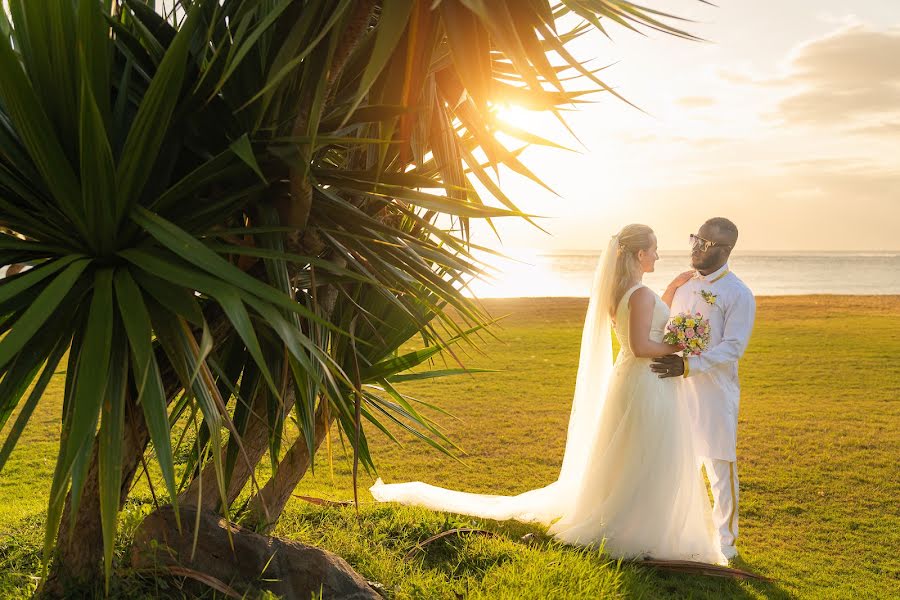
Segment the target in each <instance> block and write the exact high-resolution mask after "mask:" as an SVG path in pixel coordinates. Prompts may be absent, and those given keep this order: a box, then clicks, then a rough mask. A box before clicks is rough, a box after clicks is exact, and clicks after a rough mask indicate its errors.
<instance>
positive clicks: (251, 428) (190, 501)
mask: <svg viewBox="0 0 900 600" xmlns="http://www.w3.org/2000/svg"><path fill="white" fill-rule="evenodd" d="M262 398H263V396H261V395H257V396H256V399H255V400H254V402H253V406H252V409H251V416H250V421H249V422H248V423H247V430H246V431H245V432H244V435H243V436H241V443H242V445H243V446H244V450H245V451H246V454H244V452H238V456H237V459H236V460H235V463H234V469H233V471H232V473H231V479H229V480H228V488H227V490H226V497H227V498H228V505H229V506H231V504H232V503H233V502H234V501H235V500H236V499H237V497H238V496H239V495H240V493H241V490H243V489H244V486H245V485H247V482H248V481H249V480H250V476H251V475H252V474H253V471H254V470H255V469H256V465H257V464H259V461H260V460H262V457H263V455H264V454H265V453H266V451H267V450H268V449H269V424H268V422H267V421H266V418H265V414H266V407H265V401H264V400H262ZM294 399H295V395H294V387H293V385H289V386H288V390H287V393H286V394H285V395H284V410H285V412H289V411H290V410H291V409H292V408H293V407H294ZM225 450H226V448H225V447H223V448H222V449H221V450H220V455H221V457H222V462H223V463H224V461H225ZM248 459H249V460H248ZM201 482H202V484H201ZM178 502H179V503H181V504H184V505H185V506H197V507H199V508H202V509H206V510H212V511H216V510H218V509H219V507H220V506H221V498H220V497H219V490H218V485H217V483H216V469H215V463H213V461H211V460H210V461H209V462H207V463H206V466H205V467H203V473H202V475H201V477H198V478H195V479H194V480H193V481H192V482H191V485H190V487H188V489H187V490H186V491H185V492H184V493H183V494H181V496H180V497H179V498H178Z"/></svg>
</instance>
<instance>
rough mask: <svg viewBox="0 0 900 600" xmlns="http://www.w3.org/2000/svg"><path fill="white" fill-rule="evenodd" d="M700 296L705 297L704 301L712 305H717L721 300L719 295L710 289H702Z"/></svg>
mask: <svg viewBox="0 0 900 600" xmlns="http://www.w3.org/2000/svg"><path fill="white" fill-rule="evenodd" d="M700 296H702V297H703V301H704V302H706V303H707V304H709V305H710V306H716V305H717V303H718V301H719V296H718V295H716V294H713V293H712V292H711V291H709V290H700Z"/></svg>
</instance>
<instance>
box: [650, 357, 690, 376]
mask: <svg viewBox="0 0 900 600" xmlns="http://www.w3.org/2000/svg"><path fill="white" fill-rule="evenodd" d="M650 370H651V371H653V372H654V373H656V374H658V375H659V378H660V379H665V378H666V377H681V376H682V375H684V359H683V358H681V357H680V356H678V355H677V354H669V355H666V356H660V357H658V358H654V359H653V362H652V363H650Z"/></svg>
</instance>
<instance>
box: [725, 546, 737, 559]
mask: <svg viewBox="0 0 900 600" xmlns="http://www.w3.org/2000/svg"><path fill="white" fill-rule="evenodd" d="M722 555H723V556H724V557H725V558H727V559H728V560H733V559H734V558H736V557H737V555H738V551H737V548H735V547H734V546H726V545H724V544H723V545H722Z"/></svg>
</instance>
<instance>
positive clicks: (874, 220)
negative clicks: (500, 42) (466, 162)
mask: <svg viewBox="0 0 900 600" xmlns="http://www.w3.org/2000/svg"><path fill="white" fill-rule="evenodd" d="M645 4H648V5H650V6H652V7H654V8H659V9H662V10H666V11H669V12H673V13H675V14H678V15H681V16H685V17H689V18H692V19H695V20H697V21H698V23H694V24H686V25H685V27H686V28H687V29H688V30H690V31H691V32H692V33H694V34H696V35H698V36H700V37H703V38H705V39H707V40H710V43H695V42H688V41H684V40H679V39H676V38H672V37H668V36H665V35H663V34H660V33H657V32H648V36H647V37H642V36H639V35H636V34H634V33H630V32H627V31H625V30H623V29H621V28H619V27H610V34H611V36H612V38H613V39H612V41H610V40H609V39H607V38H605V37H603V36H602V35H601V34H599V33H598V34H596V35H594V34H593V33H592V34H591V35H589V36H585V37H584V38H583V39H581V40H579V41H577V42H575V43H573V48H574V50H576V54H577V55H578V56H580V57H589V56H596V57H598V62H597V63H596V66H600V65H601V64H608V63H616V64H615V65H613V66H611V67H610V68H609V69H607V70H605V71H604V72H603V75H604V76H605V80H606V81H607V83H609V84H610V85H613V86H614V87H616V89H617V90H618V91H619V92H620V93H621V94H623V95H624V96H626V97H627V98H628V99H629V100H630V101H632V102H634V103H635V104H637V105H638V106H640V107H641V108H642V109H643V110H644V111H646V113H647V114H645V113H642V112H640V111H638V110H635V109H633V108H631V107H629V106H628V105H626V104H624V103H623V102H621V101H619V100H616V99H615V98H613V97H611V96H595V98H597V100H598V101H597V102H596V103H594V104H590V105H585V106H583V107H582V108H581V109H580V110H579V111H578V112H572V113H568V121H569V123H570V125H571V126H572V128H573V129H574V130H575V131H576V133H577V134H578V136H579V138H580V140H581V142H582V143H583V146H580V145H579V144H578V143H577V142H575V141H574V140H572V139H571V138H570V137H569V136H568V135H567V134H566V133H565V131H564V130H560V128H559V127H558V126H557V125H555V120H554V119H553V118H552V117H549V116H546V115H540V114H535V113H528V112H527V111H523V110H521V109H516V108H515V107H512V108H509V109H507V110H503V111H501V115H500V116H501V117H502V118H506V119H508V120H510V121H512V122H513V123H515V124H517V125H519V126H528V127H530V128H531V129H532V130H533V131H535V132H537V133H540V134H542V135H545V136H549V137H552V138H553V139H554V140H556V141H559V142H563V143H565V144H566V145H569V146H570V147H573V148H577V149H579V151H580V153H571V152H564V151H559V150H553V149H546V148H539V147H536V148H529V149H528V150H526V152H525V155H524V159H523V160H524V161H525V162H526V164H527V165H529V166H530V167H531V168H532V169H533V170H534V171H536V172H537V173H538V174H539V175H541V176H542V177H543V178H544V179H545V181H546V182H547V183H548V184H549V185H550V186H551V187H552V188H553V189H554V190H556V191H557V192H558V194H559V196H560V197H556V196H553V195H552V194H550V193H548V192H546V191H543V190H541V189H540V188H536V187H535V186H534V185H531V184H530V183H528V182H527V181H525V180H522V179H521V178H519V177H518V176H516V175H513V174H509V173H501V183H502V184H503V185H504V186H505V189H506V190H507V191H508V192H509V195H510V196H512V197H513V198H514V200H516V201H517V202H518V203H519V205H520V207H521V208H523V209H524V210H526V211H528V212H532V213H535V214H541V215H544V216H547V217H549V218H547V219H544V220H542V221H541V224H542V226H543V227H544V228H545V229H548V230H549V231H550V232H551V234H552V235H550V236H548V235H546V234H543V233H541V232H539V231H537V230H535V229H534V228H532V227H530V226H528V225H527V224H525V223H521V222H515V221H513V220H505V221H502V220H501V221H500V222H499V225H498V228H499V229H500V232H501V236H502V239H503V245H502V248H504V249H506V250H514V249H515V248H530V249H532V250H535V249H538V250H548V251H553V250H562V249H599V248H600V247H602V245H604V243H605V240H606V239H607V238H608V236H609V235H610V234H612V233H614V232H615V231H616V230H617V229H618V228H619V227H620V226H621V225H623V224H626V223H630V222H643V223H647V224H649V225H651V226H652V227H653V228H654V229H655V230H656V231H657V233H658V237H659V246H660V248H661V249H683V248H684V247H685V244H686V238H687V234H688V233H690V232H691V231H695V230H696V228H697V227H698V226H699V224H700V223H702V222H703V220H705V219H706V218H707V217H710V216H727V217H729V218H731V219H732V220H734V221H735V222H736V223H737V224H738V227H739V228H740V230H741V240H740V242H739V249H740V250H742V251H747V250H898V249H900V235H898V229H900V153H898V151H897V149H898V144H900V2H898V1H896V0H857V1H855V2H853V3H852V4H848V3H846V2H838V1H835V0H791V1H789V2H781V1H775V0H755V1H754V2H746V1H743V2H742V1H738V0H723V1H722V2H718V4H719V6H718V7H712V6H709V5H705V4H702V3H700V2H697V1H696V0H678V1H670V2H660V1H658V0H657V1H653V2H651V1H650V0H647V2H645ZM476 231H477V235H476V240H477V241H479V242H482V243H488V244H490V245H493V246H497V245H498V243H497V241H496V238H494V237H493V235H492V234H491V233H490V232H489V231H488V230H487V229H486V228H484V227H478V228H476Z"/></svg>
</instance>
